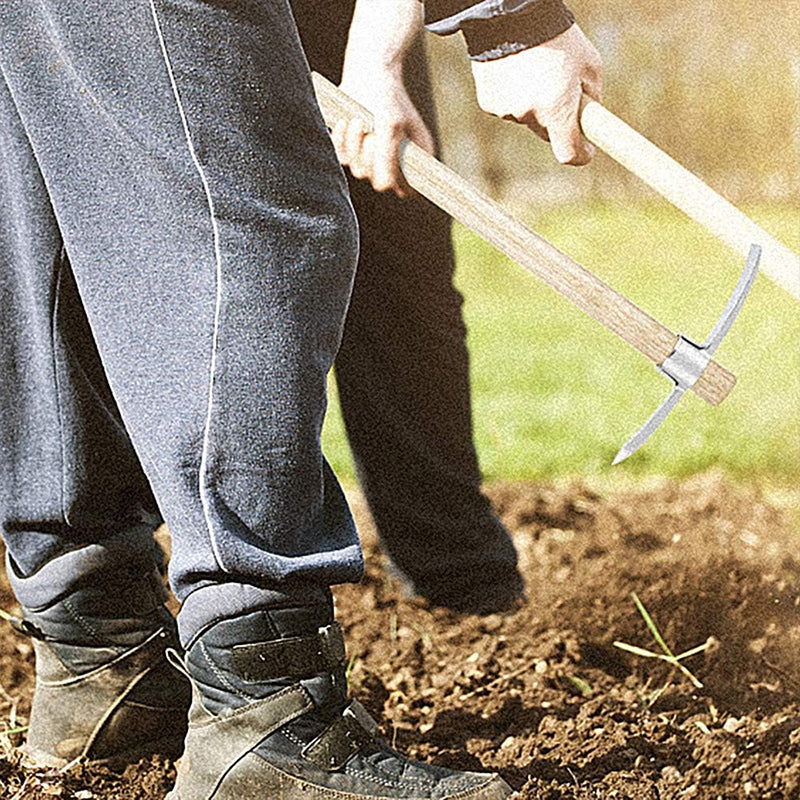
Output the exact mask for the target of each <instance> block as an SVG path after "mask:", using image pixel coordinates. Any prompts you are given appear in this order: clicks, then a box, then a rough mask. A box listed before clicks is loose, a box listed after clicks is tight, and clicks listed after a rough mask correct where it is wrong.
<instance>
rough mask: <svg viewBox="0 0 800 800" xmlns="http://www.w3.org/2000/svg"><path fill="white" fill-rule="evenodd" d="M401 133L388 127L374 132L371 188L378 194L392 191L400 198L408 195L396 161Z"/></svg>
mask: <svg viewBox="0 0 800 800" xmlns="http://www.w3.org/2000/svg"><path fill="white" fill-rule="evenodd" d="M401 139H402V133H401V131H400V130H399V129H398V128H397V127H395V126H390V125H386V126H384V125H381V126H379V127H378V128H376V130H375V137H374V147H373V162H372V163H373V175H372V188H373V189H375V190H376V191H378V192H388V191H393V192H395V193H396V194H398V195H400V197H405V196H407V194H408V189H407V184H406V182H405V179H404V178H403V176H402V173H401V172H400V163H399V161H398V156H399V148H400V141H401Z"/></svg>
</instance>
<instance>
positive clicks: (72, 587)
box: [6, 524, 166, 613]
mask: <svg viewBox="0 0 800 800" xmlns="http://www.w3.org/2000/svg"><path fill="white" fill-rule="evenodd" d="M6 572H7V574H8V580H9V583H10V584H11V588H12V590H13V591H14V595H15V596H16V598H17V600H18V601H19V603H20V605H21V606H22V607H23V608H25V609H28V610H30V611H37V610H40V609H43V608H47V607H50V606H52V605H53V604H55V603H57V602H58V601H59V600H61V599H62V598H64V597H66V596H68V595H70V594H72V593H74V592H75V591H76V590H78V589H80V588H82V587H85V586H97V587H102V588H103V589H104V590H105V591H106V592H107V594H109V595H113V593H114V592H115V591H116V590H117V589H119V588H120V587H122V586H124V587H125V590H126V595H128V596H127V597H126V602H128V603H129V604H130V606H131V611H132V612H133V613H137V612H140V613H146V611H147V610H148V609H147V608H146V607H150V608H152V606H153V604H154V603H156V602H158V603H159V604H161V603H163V602H164V600H165V599H166V591H165V589H164V586H163V584H162V582H161V580H160V578H159V575H158V562H157V560H156V544H155V541H154V539H153V527H152V526H151V525H149V524H141V525H137V526H136V527H131V528H127V529H126V530H124V531H122V532H121V533H119V534H116V535H114V536H110V537H108V538H106V539H104V540H102V541H100V542H93V543H91V544H87V545H84V546H82V547H80V546H79V547H75V548H74V549H71V550H67V551H66V552H64V553H61V554H60V555H58V556H56V557H55V558H51V559H50V560H49V561H47V562H45V564H43V565H42V566H41V567H40V568H39V569H37V570H36V571H35V572H33V573H31V574H30V575H22V574H21V573H20V571H19V569H18V567H17V565H16V564H15V563H14V561H13V559H12V558H11V556H10V554H9V553H6Z"/></svg>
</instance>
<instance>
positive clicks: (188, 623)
mask: <svg viewBox="0 0 800 800" xmlns="http://www.w3.org/2000/svg"><path fill="white" fill-rule="evenodd" d="M330 603H331V594H330V589H329V588H328V587H327V586H323V585H321V584H314V583H305V582H300V581H296V582H291V583H287V584H286V585H284V586H281V587H280V588H264V587H261V586H254V585H252V584H245V583H214V584H208V585H206V586H203V587H201V588H199V589H196V590H195V591H193V592H192V593H191V594H190V595H189V596H188V597H187V598H186V599H185V600H184V601H183V605H182V606H181V610H180V613H179V614H178V635H179V637H180V640H181V645H182V646H183V647H184V649H186V650H188V649H189V648H190V647H191V646H192V644H194V642H195V640H196V639H197V637H198V636H200V635H201V634H202V633H203V632H204V631H206V630H208V629H209V628H210V627H212V626H213V625H214V624H216V623H217V622H220V621H222V620H225V619H235V618H237V617H244V616H245V615H247V614H251V613H253V612H254V611H259V610H262V609H270V610H274V609H279V608H296V607H298V606H309V607H315V606H317V607H318V606H323V607H328V606H329V605H330Z"/></svg>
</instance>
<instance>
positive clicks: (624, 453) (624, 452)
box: [611, 444, 633, 467]
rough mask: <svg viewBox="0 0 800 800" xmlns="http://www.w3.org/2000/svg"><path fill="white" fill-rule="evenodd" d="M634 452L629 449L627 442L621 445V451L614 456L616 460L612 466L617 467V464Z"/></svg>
mask: <svg viewBox="0 0 800 800" xmlns="http://www.w3.org/2000/svg"><path fill="white" fill-rule="evenodd" d="M632 454H633V451H632V450H628V445H627V444H625V445H623V446H622V447H620V449H619V452H618V453H617V454H616V455H615V456H614V460H613V461H612V462H611V466H612V467H615V466H616V465H617V464H619V463H621V462H622V461H624V460H625V459H626V458H628V456H630V455H632Z"/></svg>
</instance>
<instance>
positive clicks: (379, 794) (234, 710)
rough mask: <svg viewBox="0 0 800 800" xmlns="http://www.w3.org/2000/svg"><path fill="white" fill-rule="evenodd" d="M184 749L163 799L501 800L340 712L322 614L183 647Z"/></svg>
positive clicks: (334, 646)
mask: <svg viewBox="0 0 800 800" xmlns="http://www.w3.org/2000/svg"><path fill="white" fill-rule="evenodd" d="M185 664H186V667H187V670H188V673H189V674H190V675H191V677H192V682H193V700H192V707H191V711H190V714H189V732H188V734H187V737H186V750H185V753H184V756H183V758H182V759H181V762H180V764H179V768H178V779H177V783H176V785H175V788H174V789H173V791H172V792H171V793H170V794H169V795H168V796H167V800H210V799H211V798H212V797H213V799H214V800H266V799H267V798H281V800H300V799H301V798H302V799H303V800H312V799H313V800H362V799H363V800H367V799H368V798H370V799H372V798H385V799H388V798H392V799H394V798H404V800H433V799H434V798H436V799H437V800H447V799H448V798H452V800H456V798H457V799H458V800H502V799H503V798H506V797H508V796H509V795H510V794H511V793H512V790H511V788H510V787H509V786H508V785H507V784H506V783H505V781H503V780H502V779H501V778H500V777H499V776H497V775H483V774H478V773H469V772H455V771H453V770H449V769H445V768H443V767H434V766H430V765H427V764H422V763H416V762H413V761H410V760H409V759H407V758H405V757H404V756H402V755H400V754H399V753H397V752H396V751H394V750H392V749H391V748H390V747H389V746H388V745H387V744H386V742H385V741H383V740H382V739H381V738H380V736H379V735H378V733H377V725H376V723H375V722H374V721H373V720H372V718H371V717H370V716H369V714H368V713H367V712H366V711H365V709H364V708H363V707H362V706H361V705H360V704H359V703H358V702H357V701H350V702H348V698H347V686H346V680H345V649H344V641H343V638H342V631H341V628H340V627H339V625H338V624H337V623H335V622H333V615H332V611H331V609H330V608H329V607H320V606H315V607H306V608H297V607H295V608H284V609H270V610H261V611H257V612H253V613H250V614H247V615H244V616H242V617H238V618H236V619H228V620H223V621H220V622H217V623H216V624H214V625H212V626H211V627H210V628H209V629H208V630H206V631H205V632H203V633H202V634H201V635H200V636H199V637H198V638H197V640H196V641H195V642H194V643H192V644H191V645H190V647H189V649H188V653H187V656H186V661H185Z"/></svg>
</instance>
